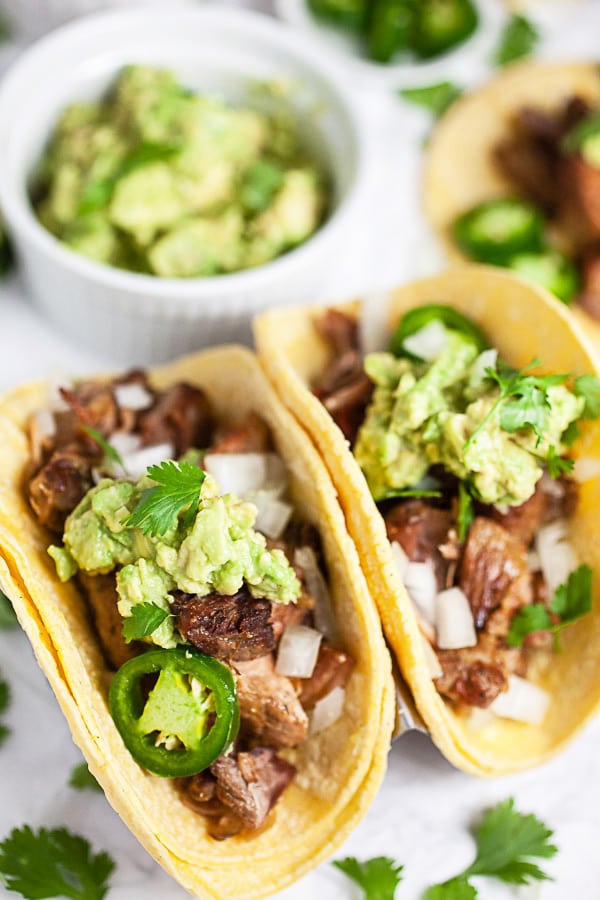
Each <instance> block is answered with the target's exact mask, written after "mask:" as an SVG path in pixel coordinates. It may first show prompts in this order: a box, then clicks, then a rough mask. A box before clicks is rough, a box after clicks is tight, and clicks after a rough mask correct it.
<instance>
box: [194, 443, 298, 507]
mask: <svg viewBox="0 0 600 900" xmlns="http://www.w3.org/2000/svg"><path fill="white" fill-rule="evenodd" d="M203 467H204V468H205V469H206V471H207V472H208V473H209V474H210V475H212V476H213V478H214V479H215V480H216V481H217V483H218V485H219V487H220V489H221V492H222V493H223V494H236V495H237V496H238V497H245V496H246V494H248V493H250V491H259V490H262V489H264V488H270V489H272V490H276V491H277V492H278V494H281V493H283V491H284V490H285V488H286V486H287V480H288V479H287V472H286V468H285V465H284V463H283V460H282V459H281V457H279V456H277V454H276V453H207V454H206V456H205V457H204V462H203Z"/></svg>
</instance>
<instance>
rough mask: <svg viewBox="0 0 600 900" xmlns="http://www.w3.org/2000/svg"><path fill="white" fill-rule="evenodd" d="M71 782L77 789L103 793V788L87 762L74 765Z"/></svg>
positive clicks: (70, 777)
mask: <svg viewBox="0 0 600 900" xmlns="http://www.w3.org/2000/svg"><path fill="white" fill-rule="evenodd" d="M69 784H70V786H71V787H72V788H75V790H77V791H84V790H92V791H99V792H100V793H102V788H101V787H100V785H99V784H98V782H97V781H96V779H95V778H94V776H93V775H92V773H91V772H90V770H89V769H88V767H87V763H84V762H82V763H79V765H77V766H73V768H72V769H71V774H70V776H69Z"/></svg>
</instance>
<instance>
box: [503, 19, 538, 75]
mask: <svg viewBox="0 0 600 900" xmlns="http://www.w3.org/2000/svg"><path fill="white" fill-rule="evenodd" d="M539 40H540V35H539V32H538V30H537V28H536V27H535V25H534V24H533V23H532V22H530V20H529V19H527V18H525V16H520V15H514V16H511V17H510V19H509V20H508V21H507V23H506V25H505V26H504V28H503V29H502V32H501V34H500V40H499V41H498V46H497V47H496V50H495V52H494V56H493V62H494V64H495V65H497V66H506V65H507V64H508V63H512V62H515V60H517V59H523V57H525V56H530V55H531V54H532V53H533V51H534V50H535V48H536V47H537V45H538V42H539Z"/></svg>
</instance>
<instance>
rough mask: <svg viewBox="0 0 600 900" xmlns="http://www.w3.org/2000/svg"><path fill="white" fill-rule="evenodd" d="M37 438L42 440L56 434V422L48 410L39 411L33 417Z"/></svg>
mask: <svg viewBox="0 0 600 900" xmlns="http://www.w3.org/2000/svg"><path fill="white" fill-rule="evenodd" d="M33 422H34V425H35V429H36V432H37V437H39V438H40V439H42V440H43V438H46V437H53V435H55V434H56V420H55V418H54V414H53V413H52V411H51V410H49V409H40V410H38V412H36V414H35V415H34V417H33Z"/></svg>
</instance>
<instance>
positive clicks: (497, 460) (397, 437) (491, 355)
mask: <svg viewBox="0 0 600 900" xmlns="http://www.w3.org/2000/svg"><path fill="white" fill-rule="evenodd" d="M445 331H446V336H445V342H444V346H443V347H442V348H441V349H440V351H439V352H438V353H437V355H436V356H435V357H434V358H433V359H432V360H430V361H428V362H422V361H418V360H415V359H408V358H405V357H404V358H397V357H396V356H394V355H392V354H391V353H372V354H370V355H368V356H367V357H366V359H365V370H366V372H367V374H368V376H369V378H370V379H371V381H372V382H373V383H374V385H375V390H374V393H373V398H372V401H371V403H370V406H369V408H368V410H367V414H366V417H365V420H364V422H363V424H362V426H361V428H360V430H359V432H358V437H357V442H356V445H355V448H354V453H355V456H356V459H357V460H358V463H359V465H360V466H361V468H362V470H363V472H364V474H365V476H366V479H367V482H368V484H369V488H370V490H371V493H372V494H373V497H374V498H375V500H383V499H385V498H386V497H393V496H395V495H398V493H399V492H401V491H403V490H405V489H407V488H412V487H414V486H415V485H417V486H418V484H419V482H420V481H421V480H422V479H423V478H424V476H425V475H426V474H427V473H428V471H429V469H430V468H431V466H435V465H440V466H443V467H444V468H445V469H446V470H448V471H449V472H451V473H452V474H453V475H456V476H457V477H458V478H460V479H463V480H465V481H468V482H469V483H470V485H471V486H472V489H473V492H474V494H475V496H476V497H477V498H478V499H480V500H481V501H482V502H484V503H493V504H497V505H499V506H517V505H520V504H521V503H524V502H525V500H527V499H528V498H529V497H530V496H531V495H532V494H533V493H534V490H535V485H536V483H537V481H538V480H539V479H540V478H541V476H542V473H543V463H544V460H545V459H546V458H547V457H548V456H549V455H551V454H554V453H555V454H557V455H560V454H562V453H564V452H565V451H566V449H567V447H566V444H565V443H564V442H563V435H564V433H565V431H566V430H567V428H568V427H569V425H570V424H571V423H573V422H575V421H576V420H577V419H579V418H580V417H581V415H582V413H583V410H584V406H585V401H584V400H583V398H582V397H577V396H575V394H573V393H572V392H571V391H570V390H568V388H567V387H565V386H564V385H563V384H554V385H551V386H549V387H548V388H547V390H546V397H547V400H546V401H545V403H544V408H543V417H544V434H543V437H539V436H538V435H537V434H536V433H535V431H534V430H533V429H532V428H531V427H523V428H518V429H516V430H514V431H507V430H505V429H504V428H503V427H502V424H501V421H500V417H499V407H498V405H497V400H498V398H499V397H500V387H499V386H498V384H497V383H496V382H495V381H494V380H493V379H492V378H490V377H489V375H488V374H487V372H486V369H487V368H492V369H495V368H496V364H497V363H496V354H495V351H493V350H484V351H483V352H482V353H480V352H479V348H478V347H477V346H476V344H475V342H474V341H473V339H472V338H471V337H469V336H468V335H466V334H464V333H462V332H458V331H454V330H452V329H445ZM559 380H560V377H559Z"/></svg>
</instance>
